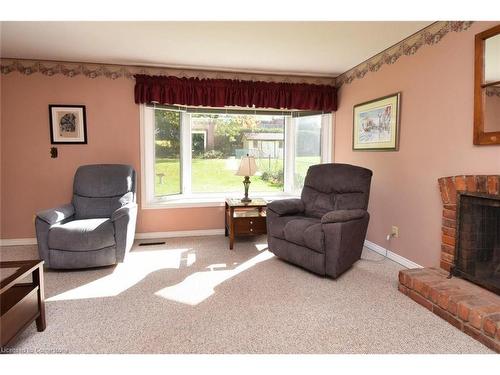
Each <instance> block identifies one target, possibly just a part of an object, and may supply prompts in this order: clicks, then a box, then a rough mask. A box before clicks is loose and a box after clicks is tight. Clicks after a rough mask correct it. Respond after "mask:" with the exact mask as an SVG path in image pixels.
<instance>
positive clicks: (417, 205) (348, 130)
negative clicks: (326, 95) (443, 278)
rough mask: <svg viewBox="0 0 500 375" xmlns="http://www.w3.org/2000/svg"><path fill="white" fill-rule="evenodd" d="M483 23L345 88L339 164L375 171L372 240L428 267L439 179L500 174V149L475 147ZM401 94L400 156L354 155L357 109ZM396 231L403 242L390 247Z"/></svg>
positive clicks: (435, 248) (437, 232)
mask: <svg viewBox="0 0 500 375" xmlns="http://www.w3.org/2000/svg"><path fill="white" fill-rule="evenodd" d="M495 24H498V22H477V23H474V24H473V25H472V26H471V28H470V29H468V30H467V31H465V32H461V33H453V32H452V33H449V34H448V35H446V37H445V38H444V39H443V40H442V41H441V42H440V43H438V44H436V45H434V46H424V47H422V48H421V49H420V50H418V52H417V53H416V54H415V55H413V56H402V57H401V58H400V59H399V60H398V61H397V62H396V63H395V64H393V65H384V66H383V67H382V68H381V69H380V70H379V71H378V72H376V73H368V74H367V75H366V76H365V77H364V78H362V79H357V80H354V81H353V82H352V83H351V84H346V85H343V86H342V88H341V90H340V94H339V110H338V111H337V113H336V122H335V123H336V128H335V149H334V150H335V151H334V152H335V161H336V162H343V163H352V164H357V165H361V166H364V167H367V168H370V169H372V170H373V180H372V192H371V196H370V206H369V211H370V213H371V221H370V226H369V229H368V240H370V241H372V242H374V243H376V244H378V245H380V246H383V247H385V248H387V249H389V250H391V251H393V252H395V253H397V254H400V255H402V256H404V257H406V258H408V259H410V260H412V261H414V262H416V263H418V264H421V265H424V266H438V265H439V257H440V237H441V209H442V206H441V199H440V194H439V188H438V183H437V179H438V178H439V177H442V176H450V175H459V174H467V173H471V174H494V173H495V174H498V173H500V146H474V145H473V144H472V117H473V54H474V35H475V34H476V33H478V32H481V31H483V30H485V29H487V28H489V27H491V26H493V25H495ZM399 91H401V92H402V105H401V133H400V134H401V137H400V150H399V151H398V152H353V151H352V109H353V106H354V105H355V104H357V103H361V102H364V101H368V100H371V99H374V98H377V97H380V96H385V95H388V94H392V93H395V92H399ZM391 225H397V226H399V230H400V237H399V238H397V239H393V240H391V241H386V238H385V237H386V235H387V234H388V233H389V232H390V229H391Z"/></svg>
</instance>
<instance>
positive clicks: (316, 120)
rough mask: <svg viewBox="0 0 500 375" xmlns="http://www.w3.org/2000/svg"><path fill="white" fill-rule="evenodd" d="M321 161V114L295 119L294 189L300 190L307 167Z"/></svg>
mask: <svg viewBox="0 0 500 375" xmlns="http://www.w3.org/2000/svg"><path fill="white" fill-rule="evenodd" d="M320 163H321V115H318V116H307V117H299V118H297V119H296V120H295V173H294V190H296V191H301V190H302V188H303V187H304V179H305V177H306V173H307V169H308V168H309V167H310V166H311V165H315V164H320Z"/></svg>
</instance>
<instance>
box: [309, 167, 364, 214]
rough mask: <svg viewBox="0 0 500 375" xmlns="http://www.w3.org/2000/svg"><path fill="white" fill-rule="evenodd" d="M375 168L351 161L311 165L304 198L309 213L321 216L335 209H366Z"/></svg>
mask: <svg viewBox="0 0 500 375" xmlns="http://www.w3.org/2000/svg"><path fill="white" fill-rule="evenodd" d="M371 178H372V171H371V170H369V169H366V168H362V167H357V166H355V165H349V164H336V163H330V164H318V165H313V166H311V167H309V169H308V171H307V175H306V178H305V181H304V188H303V190H302V195H301V199H302V201H303V202H304V206H305V213H306V215H307V216H313V217H321V216H323V215H324V214H325V213H327V212H329V211H334V210H351V209H357V208H361V209H364V210H366V209H367V207H368V198H369V196H370V183H371Z"/></svg>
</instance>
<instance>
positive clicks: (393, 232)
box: [391, 225, 399, 238]
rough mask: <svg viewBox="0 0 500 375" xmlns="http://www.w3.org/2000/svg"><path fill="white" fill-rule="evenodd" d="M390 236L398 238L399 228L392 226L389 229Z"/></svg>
mask: <svg viewBox="0 0 500 375" xmlns="http://www.w3.org/2000/svg"><path fill="white" fill-rule="evenodd" d="M391 234H392V236H393V237H395V238H398V237H399V227H397V226H395V225H393V226H392V229H391Z"/></svg>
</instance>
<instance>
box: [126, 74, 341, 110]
mask: <svg viewBox="0 0 500 375" xmlns="http://www.w3.org/2000/svg"><path fill="white" fill-rule="evenodd" d="M135 80H136V83H135V102H136V103H160V104H171V105H173V104H176V105H186V106H205V107H225V106H238V107H253V106H255V107H256V108H275V109H290V110H292V109H300V110H309V111H324V112H332V111H335V110H336V109H337V93H336V89H335V87H334V86H328V85H314V84H307V83H284V82H262V81H239V80H231V79H199V78H178V77H173V76H148V75H144V74H137V75H135Z"/></svg>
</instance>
